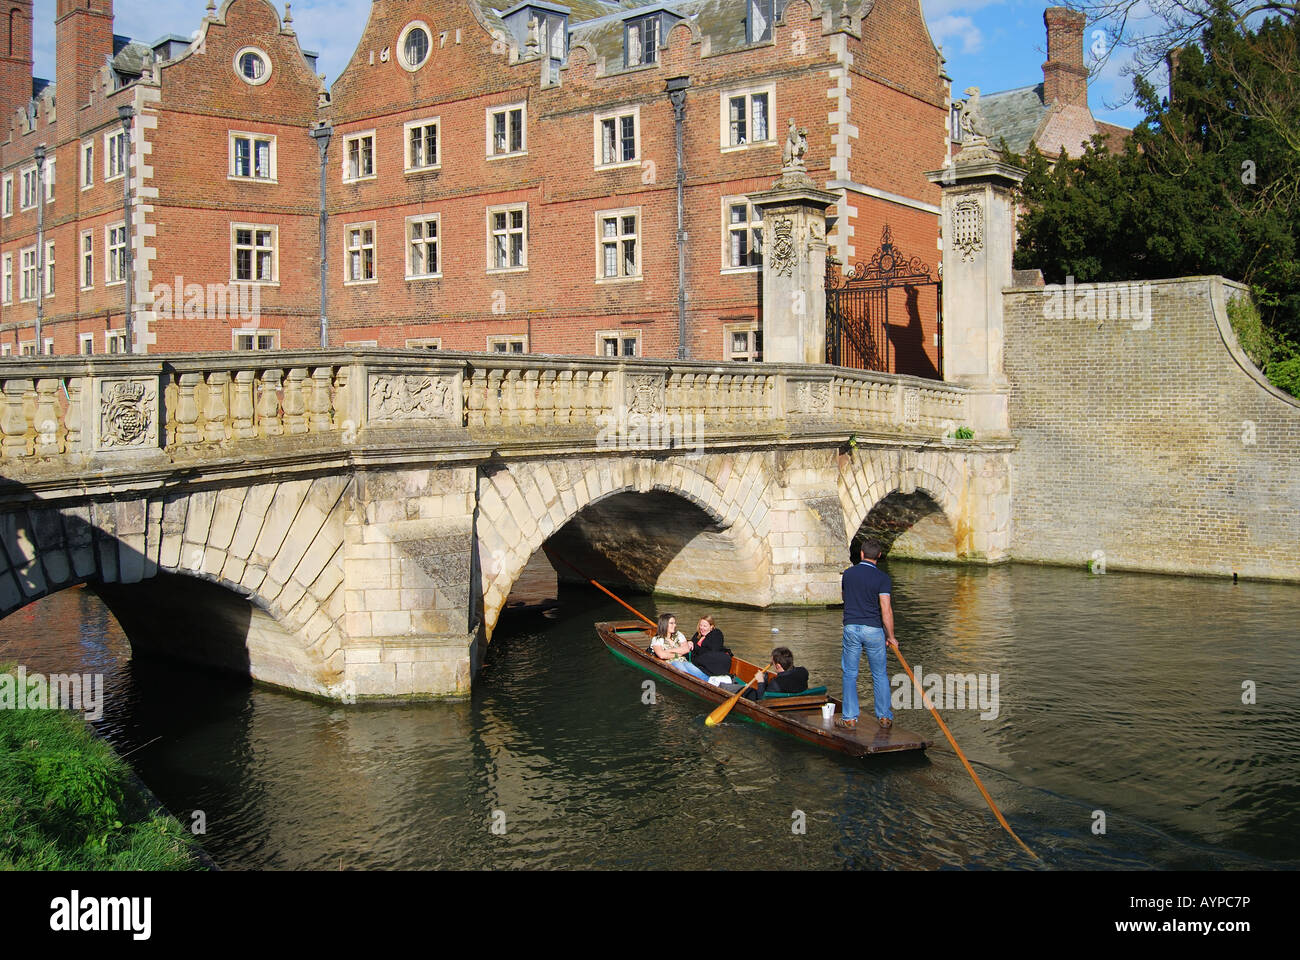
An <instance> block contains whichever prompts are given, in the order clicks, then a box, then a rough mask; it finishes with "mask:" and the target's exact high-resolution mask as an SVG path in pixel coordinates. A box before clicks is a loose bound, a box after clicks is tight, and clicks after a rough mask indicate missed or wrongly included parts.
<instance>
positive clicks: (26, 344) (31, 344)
mask: <svg viewBox="0 0 1300 960" xmlns="http://www.w3.org/2000/svg"><path fill="white" fill-rule="evenodd" d="M18 352H19V353H20V354H21V355H22V356H24V357H34V356H36V341H35V340H24V341H23V342H22V343H21V344H20V345H19V347H18Z"/></svg>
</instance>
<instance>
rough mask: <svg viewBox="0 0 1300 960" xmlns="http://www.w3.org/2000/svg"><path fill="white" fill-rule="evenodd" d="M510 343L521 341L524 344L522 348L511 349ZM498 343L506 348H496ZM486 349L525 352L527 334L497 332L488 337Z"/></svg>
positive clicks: (507, 352) (500, 351) (489, 350)
mask: <svg viewBox="0 0 1300 960" xmlns="http://www.w3.org/2000/svg"><path fill="white" fill-rule="evenodd" d="M512 343H522V344H523V345H524V348H523V350H511V349H510V344H512ZM498 344H505V346H506V349H504V350H498V349H497V345H498ZM487 351H488V353H506V354H514V353H527V352H528V335H527V334H523V333H503V334H498V335H496V336H491V337H488V338H487Z"/></svg>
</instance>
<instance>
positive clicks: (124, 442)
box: [99, 379, 158, 450]
mask: <svg viewBox="0 0 1300 960" xmlns="http://www.w3.org/2000/svg"><path fill="white" fill-rule="evenodd" d="M157 445H158V385H157V383H156V382H155V381H153V380H149V379H138V380H102V381H100V384H99V449H101V450H122V449H139V448H144V447H151V446H157Z"/></svg>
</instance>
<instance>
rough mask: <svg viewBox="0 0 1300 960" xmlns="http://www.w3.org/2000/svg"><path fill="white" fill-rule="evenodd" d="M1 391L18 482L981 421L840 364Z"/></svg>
mask: <svg viewBox="0 0 1300 960" xmlns="http://www.w3.org/2000/svg"><path fill="white" fill-rule="evenodd" d="M0 392H2V400H3V409H0V460H2V461H3V462H4V463H5V464H6V470H7V471H8V472H10V473H11V474H12V472H13V468H14V467H33V468H38V467H41V466H48V465H50V464H52V463H53V464H57V463H58V462H59V461H60V460H61V459H62V458H66V457H69V456H72V457H106V458H109V459H110V460H113V459H115V458H130V457H132V456H135V457H160V456H161V457H166V456H168V455H171V456H175V455H192V456H200V457H201V456H202V455H203V454H204V453H205V451H212V452H213V453H214V454H217V453H219V452H220V451H226V450H229V451H232V452H233V451H235V450H236V449H237V448H240V447H241V446H246V447H248V448H250V449H251V448H253V447H256V446H257V445H258V444H259V442H260V444H261V446H262V447H264V448H269V449H280V448H284V449H288V448H289V447H292V448H293V449H298V448H299V447H300V446H301V445H302V444H307V445H308V446H310V445H311V444H312V442H313V438H315V437H319V438H320V441H322V442H323V444H324V445H325V446H329V447H335V448H337V447H352V446H354V445H356V444H358V443H361V444H365V443H367V442H376V443H382V442H383V438H385V437H389V438H391V437H393V436H397V435H398V434H400V435H401V436H402V437H403V438H404V442H414V443H423V444H426V445H432V446H437V445H438V444H439V443H442V442H452V441H454V442H459V443H461V444H463V443H464V442H465V441H466V440H471V441H482V442H485V443H494V442H508V441H510V440H512V439H518V438H546V437H555V438H558V439H560V440H570V441H571V440H581V439H583V438H586V439H588V440H590V439H592V438H593V437H594V438H595V439H596V440H597V442H600V441H601V439H602V438H603V439H606V440H608V439H610V438H620V437H626V436H629V435H630V436H633V437H640V438H641V439H642V440H643V441H644V445H643V446H641V447H639V449H655V448H657V447H658V446H660V445H661V444H660V443H659V442H658V441H659V440H662V441H663V444H662V445H663V446H666V447H671V446H672V443H673V437H674V436H677V437H680V436H681V435H682V434H683V433H684V434H685V435H687V436H690V437H693V438H694V439H695V440H697V441H698V440H699V439H701V435H702V436H703V437H716V438H735V437H742V438H743V437H760V436H764V435H772V436H789V435H801V434H817V435H825V434H827V433H834V432H836V431H842V432H856V433H859V434H884V435H899V434H901V435H904V436H907V437H911V438H916V439H927V438H928V439H940V438H946V437H947V436H948V435H949V434H950V433H951V432H952V431H953V430H954V429H955V428H956V427H959V426H963V425H966V424H968V423H969V410H970V397H969V390H968V389H967V388H964V387H960V386H955V385H951V384H945V383H940V382H937V381H926V380H920V379H917V378H914V377H903V376H897V375H892V374H884V373H876V372H870V371H860V370H847V369H842V368H836V367H827V366H810V365H796V364H766V363H764V364H752V365H742V364H724V365H718V364H707V363H695V362H681V361H671V362H670V361H662V360H628V359H614V358H610V359H605V358H594V359H584V358H565V357H552V356H506V355H502V354H459V353H438V354H433V355H430V354H428V353H418V354H417V353H409V352H403V351H384V350H316V351H276V352H268V353H259V354H239V353H222V354H189V355H178V356H121V357H117V356H111V357H68V358H45V357H41V358H24V359H14V360H9V361H4V362H0ZM401 428H405V430H406V432H402V430H401ZM412 428H418V429H417V430H416V432H415V433H411V432H410V431H411V430H412ZM677 431H681V433H678V432H677ZM985 439H987V438H985ZM286 445H287V446H286ZM614 445H617V444H614Z"/></svg>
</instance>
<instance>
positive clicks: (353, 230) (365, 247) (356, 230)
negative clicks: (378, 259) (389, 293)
mask: <svg viewBox="0 0 1300 960" xmlns="http://www.w3.org/2000/svg"><path fill="white" fill-rule="evenodd" d="M343 235H344V237H346V238H347V242H346V244H345V247H346V249H345V251H344V255H343V281H344V282H345V283H373V282H374V280H375V225H374V224H373V223H357V224H351V225H349V226H347V227H344V229H343Z"/></svg>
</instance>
